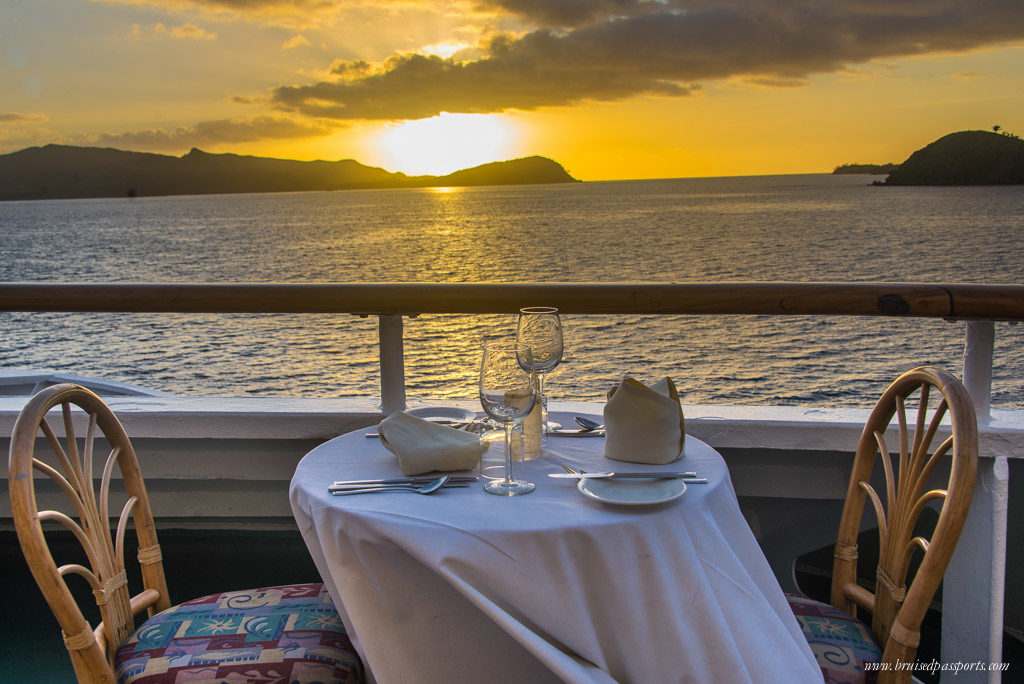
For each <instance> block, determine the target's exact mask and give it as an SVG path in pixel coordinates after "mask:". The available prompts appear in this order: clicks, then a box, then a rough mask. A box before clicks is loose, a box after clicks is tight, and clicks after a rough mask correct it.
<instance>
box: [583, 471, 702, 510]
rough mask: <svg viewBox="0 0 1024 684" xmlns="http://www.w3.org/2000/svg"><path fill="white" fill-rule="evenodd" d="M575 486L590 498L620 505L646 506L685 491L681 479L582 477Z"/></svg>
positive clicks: (676, 497)
mask: <svg viewBox="0 0 1024 684" xmlns="http://www.w3.org/2000/svg"><path fill="white" fill-rule="evenodd" d="M576 488H577V489H579V490H580V491H581V492H583V493H584V494H585V495H587V496H589V497H590V498H591V499H594V500H596V501H601V502H604V503H610V504H619V505H621V506H648V505H650V504H659V503H665V502H666V501H672V500H673V499H678V498H679V497H681V496H682V495H683V492H685V491H686V483H685V482H683V481H682V480H681V479H671V480H669V479H660V480H655V479H651V480H610V479H602V478H595V479H593V480H592V479H589V478H583V479H582V480H580V481H579V482H578V483H576Z"/></svg>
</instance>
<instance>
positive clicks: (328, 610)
mask: <svg viewBox="0 0 1024 684" xmlns="http://www.w3.org/2000/svg"><path fill="white" fill-rule="evenodd" d="M57 407H59V413H60V417H59V418H57V420H56V421H55V422H57V421H59V422H57V425H56V426H55V427H54V426H51V425H50V423H49V422H48V419H47V414H48V413H49V412H50V410H51V409H55V411H54V413H55V414H56V413H58V411H57V410H56V409H57ZM79 409H80V410H79ZM83 424H84V426H85V427H84V437H76V430H78V432H77V434H80V435H81V434H83V431H82V426H83ZM40 432H41V433H42V437H43V438H45V444H46V445H48V446H49V449H46V448H45V445H44V443H43V442H42V441H41V440H40V441H39V444H38V446H40V447H42V448H40V449H39V450H38V451H39V452H42V453H41V454H40V453H37V448H36V447H37V440H39V438H40ZM104 442H105V446H104V445H103V443H104ZM107 449H109V452H108V451H107ZM48 452H52V453H48ZM115 466H117V467H118V469H119V470H120V474H121V481H120V482H118V480H117V479H116V478H115V476H114V468H115ZM33 471H38V472H39V473H42V475H44V476H48V477H49V478H50V479H51V480H53V481H54V482H56V484H57V486H58V487H59V489H60V490H61V491H62V492H63V494H65V495H66V496H67V498H68V499H69V500H70V506H71V507H70V509H69V512H71V515H68V513H65V512H60V511H55V510H44V511H40V510H38V507H37V502H36V482H35V480H36V479H37V476H34V474H33ZM122 484H123V487H122V486H121V485H122ZM9 487H10V495H11V506H12V512H13V517H14V524H15V528H16V529H17V532H18V539H19V541H20V543H21V547H22V551H23V552H24V554H25V558H26V560H27V561H28V565H29V567H30V569H31V571H32V574H33V576H34V577H35V579H36V582H37V583H38V584H39V588H40V589H41V590H42V592H43V595H44V596H45V598H46V601H47V603H49V605H50V608H51V610H52V611H53V614H54V616H55V617H56V618H57V622H58V623H59V624H60V628H61V630H62V632H63V637H64V643H65V645H66V646H67V649H68V653H69V655H70V656H71V662H72V664H73V666H74V670H75V674H76V675H77V677H78V680H79V681H80V682H115V681H117V682H138V683H145V684H153V683H155V682H161V683H163V682H173V681H175V680H177V681H184V680H188V681H196V680H197V679H202V680H203V681H220V680H221V679H224V680H230V681H247V680H248V681H269V680H273V681H289V682H312V681H319V682H348V683H350V684H351V683H355V682H360V681H362V678H363V671H362V665H361V664H360V662H359V658H358V656H357V655H356V654H355V651H354V649H353V647H352V644H351V642H350V641H349V639H348V637H347V635H346V634H345V629H344V627H343V626H342V624H341V621H340V618H339V617H338V613H337V611H336V609H335V607H334V605H333V604H332V603H331V600H330V597H329V596H328V595H327V593H326V591H325V590H324V588H323V585H322V584H302V585H288V586H280V587H267V588H262V589H254V590H247V591H233V592H226V593H224V594H219V595H214V596H206V597H202V598H199V599H194V600H192V601H189V602H187V603H183V604H180V605H177V606H172V605H171V601H170V598H169V597H168V593H167V584H166V581H165V578H164V568H163V562H162V558H161V552H160V546H159V544H158V543H157V535H156V527H155V525H154V523H153V514H152V512H151V510H150V504H149V499H148V497H147V495H146V487H145V484H144V483H143V479H142V474H141V472H140V470H139V465H138V461H137V460H136V456H135V452H134V450H133V449H132V445H131V442H130V441H129V439H128V435H127V434H126V433H125V431H124V428H123V427H122V426H121V423H120V422H119V421H118V419H117V418H116V417H115V416H114V414H113V413H112V412H111V411H110V409H109V408H108V407H107V405H106V404H104V403H103V401H102V400H101V399H100V398H99V397H98V396H96V395H95V394H93V393H92V392H91V391H89V390H87V389H85V388H83V387H79V386H77V385H70V384H61V385H54V386H52V387H48V388H46V389H44V390H42V391H41V392H39V393H38V394H36V395H35V396H33V397H32V398H31V399H30V400H29V401H28V403H27V404H26V406H25V408H24V409H23V410H22V411H21V414H20V415H19V417H18V420H17V422H16V423H15V426H14V432H13V435H12V437H11V451H10V464H9ZM121 489H123V490H124V492H123V493H118V494H116V495H115V494H113V491H118V492H120V490H121ZM58 496H59V495H58ZM111 498H116V499H123V500H124V501H123V503H121V502H120V501H118V506H120V507H119V508H115V509H111V508H110V500H111ZM111 510H114V512H115V514H116V513H117V512H119V513H120V515H119V517H118V520H117V522H116V525H115V526H114V529H111V528H112V521H111V517H110V515H109V512H110V511H111ZM76 518H77V520H76ZM129 518H131V520H132V522H133V523H134V527H135V532H136V535H137V538H138V561H139V564H140V566H141V578H142V579H141V581H142V585H143V587H142V590H141V591H140V592H139V593H137V594H135V595H134V596H133V595H131V594H130V592H129V589H128V586H127V579H126V577H127V574H126V571H125V564H124V552H125V548H124V547H125V544H126V542H125V538H126V534H125V533H126V531H127V528H128V524H129ZM44 527H45V528H46V530H49V529H50V528H57V529H59V528H60V527H63V528H66V529H67V530H70V531H71V533H73V535H74V537H75V538H77V540H78V542H79V543H80V544H81V546H82V548H83V549H84V552H85V557H86V558H87V561H86V562H85V564H80V563H75V562H72V563H67V564H64V565H60V566H58V565H57V562H56V561H55V560H54V558H53V556H52V554H51V550H50V547H49V545H48V543H47V538H46V534H45V533H44ZM71 575H79V576H80V577H81V578H84V580H85V581H86V582H87V583H88V586H89V588H91V589H92V593H93V595H94V597H95V600H96V604H97V605H98V607H99V616H100V618H101V622H100V623H99V624H98V626H96V627H95V628H94V627H93V626H91V625H90V624H89V622H88V621H87V620H86V618H85V616H84V615H83V612H82V609H81V608H80V606H79V604H78V603H77V602H76V600H75V598H74V596H73V594H72V591H71V590H70V589H69V587H68V584H67V579H68V578H69V576H71ZM73 581H75V582H80V581H81V580H80V579H76V580H73ZM76 593H82V592H81V591H76ZM86 600H88V599H86ZM144 610H145V611H147V612H148V616H149V617H148V619H147V620H146V621H145V622H144V623H143V624H141V626H139V627H138V628H136V624H135V622H136V618H135V616H136V615H138V614H140V613H141V612H142V611H144ZM140 621H141V617H140ZM200 675H202V676H200Z"/></svg>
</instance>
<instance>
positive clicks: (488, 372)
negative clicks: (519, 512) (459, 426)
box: [480, 341, 537, 496]
mask: <svg viewBox="0 0 1024 684" xmlns="http://www.w3.org/2000/svg"><path fill="white" fill-rule="evenodd" d="M517 350H518V353H517ZM524 361H525V364H524ZM532 366H533V362H532V357H531V354H530V351H529V350H528V349H520V347H519V345H513V344H508V343H501V342H494V341H490V342H487V343H486V344H485V346H484V355H483V359H482V360H481V362H480V405H481V406H483V409H484V412H485V413H486V414H487V415H488V416H490V417H491V418H493V419H494V420H496V421H497V422H499V423H501V424H503V425H504V427H505V479H504V480H493V481H491V482H488V483H487V484H485V485H484V489H485V490H486V491H488V492H490V493H491V494H498V495H500V496H516V495H518V494H526V493H528V492H532V491H533V483H531V482H525V481H523V480H514V479H512V426H513V424H514V423H515V422H516V421H519V420H522V419H523V418H524V417H526V416H527V415H528V414H529V413H530V411H531V410H532V409H533V405H534V403H535V402H536V401H537V390H536V387H535V386H534V379H533V372H532Z"/></svg>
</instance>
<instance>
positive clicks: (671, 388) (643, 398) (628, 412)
mask: <svg viewBox="0 0 1024 684" xmlns="http://www.w3.org/2000/svg"><path fill="white" fill-rule="evenodd" d="M604 430H605V442H604V455H605V457H607V458H610V459H613V460H616V461H628V462H630V463H650V464H658V465H664V464H665V463H671V462H672V461H676V460H679V458H680V457H681V456H682V455H683V443H684V440H685V439H686V426H685V424H684V421H683V407H682V405H681V404H680V403H679V393H678V392H677V391H676V386H675V383H673V382H672V378H663V379H662V380H659V381H658V382H656V383H654V384H653V385H651V386H650V387H647V386H646V385H644V384H643V383H641V382H637V381H636V380H634V379H633V378H626V379H625V380H623V381H622V384H620V385H619V386H618V387H614V388H612V390H611V391H610V392H609V393H608V403H606V404H605V406H604Z"/></svg>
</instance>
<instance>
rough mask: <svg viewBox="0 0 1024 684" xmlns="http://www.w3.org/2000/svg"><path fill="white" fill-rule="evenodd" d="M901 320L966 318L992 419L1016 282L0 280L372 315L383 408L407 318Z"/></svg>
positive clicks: (80, 306)
mask: <svg viewBox="0 0 1024 684" xmlns="http://www.w3.org/2000/svg"><path fill="white" fill-rule="evenodd" d="M538 304H544V305H545V306H555V307H558V309H559V310H560V311H562V312H563V313H566V314H676V315H680V314H690V315H734V314H735V315H776V316H778V315H783V316H899V317H928V318H945V319H951V320H967V321H968V328H967V341H966V344H965V356H964V383H965V385H967V389H968V391H970V393H971V396H972V397H973V399H974V402H975V405H976V408H977V409H978V414H979V416H981V417H982V418H984V417H985V416H987V415H988V412H989V405H990V396H991V384H992V380H991V377H992V349H993V345H994V327H993V324H992V321H1020V320H1024V286H1021V285H1011V284H1006V285H992V284H967V283H835V282H822V283H793V282H718V283H314V284H294V283H287V284H286V283H244V284H223V283H199V284H196V283H190V284H177V283H0V311H65V312H120V313H129V312H131V313H143V312H166V313H349V314H357V315H376V316H379V317H380V323H379V336H380V377H381V406H382V409H383V411H384V412H385V413H390V412H393V411H397V410H401V409H402V408H404V407H405V361H404V350H403V347H404V345H403V323H402V316H403V315H418V314H444V313H456V314H497V313H516V312H517V311H518V310H519V309H520V308H521V307H524V306H536V305H538Z"/></svg>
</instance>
